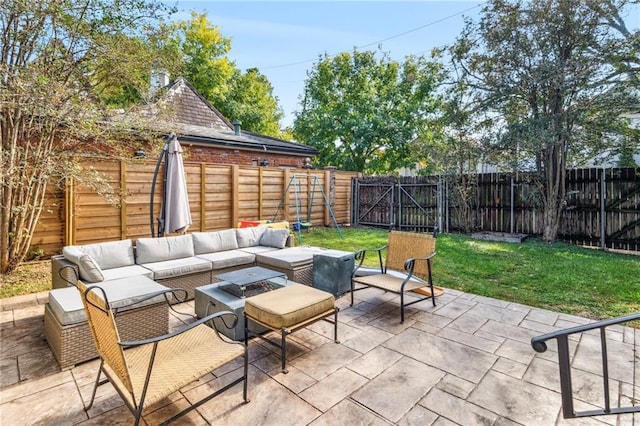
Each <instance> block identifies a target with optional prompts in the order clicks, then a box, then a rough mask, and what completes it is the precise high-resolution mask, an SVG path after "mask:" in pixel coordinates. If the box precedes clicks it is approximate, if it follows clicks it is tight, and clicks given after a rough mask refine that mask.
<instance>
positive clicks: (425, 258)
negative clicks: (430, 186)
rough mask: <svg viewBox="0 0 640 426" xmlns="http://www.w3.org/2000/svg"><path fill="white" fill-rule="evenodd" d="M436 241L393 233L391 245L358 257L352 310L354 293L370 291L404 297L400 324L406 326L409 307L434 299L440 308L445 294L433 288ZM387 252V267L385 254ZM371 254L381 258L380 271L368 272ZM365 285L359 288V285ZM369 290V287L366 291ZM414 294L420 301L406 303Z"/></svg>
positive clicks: (432, 237) (421, 235) (427, 235)
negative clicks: (409, 294)
mask: <svg viewBox="0 0 640 426" xmlns="http://www.w3.org/2000/svg"><path fill="white" fill-rule="evenodd" d="M435 249H436V238H435V237H434V236H432V235H429V234H417V233H413V232H401V231H391V232H390V233H389V241H388V244H387V245H385V246H382V247H380V248H377V249H368V250H367V249H365V250H359V251H357V252H356V254H355V259H356V265H357V266H356V268H355V269H354V271H353V274H352V277H351V306H353V292H354V291H356V290H361V289H363V288H366V287H376V288H380V289H382V290H385V291H390V292H393V293H397V294H399V295H400V323H403V322H404V308H405V306H409V305H413V304H414V303H419V302H422V301H423V300H427V299H431V301H432V303H433V306H436V296H440V295H441V294H442V293H443V289H442V288H441V287H437V286H434V285H433V279H432V276H431V267H432V262H433V258H434V257H435V255H436V251H435ZM384 251H386V256H385V260H384V263H383V260H382V257H383V256H382V254H383V252H384ZM367 253H369V254H371V253H375V254H377V257H378V261H379V263H380V269H379V270H375V271H371V270H369V271H367V272H364V271H366V268H363V267H362V264H363V262H364V260H365V257H366V256H367ZM356 284H359V285H361V287H360V288H356V287H355V285H356ZM362 286H365V287H362ZM408 291H411V292H414V293H415V294H417V295H420V296H418V299H417V300H414V301H411V302H409V303H405V293H406V292H408Z"/></svg>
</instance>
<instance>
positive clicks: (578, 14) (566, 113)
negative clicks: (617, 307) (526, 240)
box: [450, 0, 631, 241]
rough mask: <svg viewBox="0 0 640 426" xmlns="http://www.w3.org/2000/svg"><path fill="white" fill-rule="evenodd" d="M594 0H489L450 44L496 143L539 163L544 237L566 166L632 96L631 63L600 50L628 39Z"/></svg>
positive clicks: (562, 196)
mask: <svg viewBox="0 0 640 426" xmlns="http://www.w3.org/2000/svg"><path fill="white" fill-rule="evenodd" d="M594 1H595V0H594ZM618 3H621V2H618ZM594 4H595V3H594ZM592 6H593V4H592V2H591V1H589V2H584V1H573V0H542V1H532V2H528V3H527V2H523V1H518V0H513V1H511V0H491V1H490V2H489V3H488V4H487V5H486V6H485V7H484V9H483V16H482V18H481V19H480V21H479V23H477V24H475V23H473V22H468V24H467V26H466V28H465V31H464V32H463V34H462V35H461V36H460V38H459V39H458V41H457V42H456V44H454V45H453V46H452V47H451V49H450V52H451V54H452V58H453V64H454V67H455V69H456V71H458V72H459V73H460V75H461V79H462V80H463V81H464V84H466V85H467V86H468V87H469V88H471V89H472V90H473V92H474V97H475V99H474V100H473V111H474V113H481V114H484V115H486V116H488V117H490V118H491V119H490V122H491V124H492V126H493V129H494V133H495V135H496V137H495V138H494V147H493V148H495V149H498V150H502V151H503V152H504V153H505V157H506V158H509V160H510V162H511V164H514V163H516V164H517V168H518V169H519V170H524V169H532V170H534V171H535V172H537V176H538V179H537V185H538V189H539V192H540V200H541V203H542V206H541V207H542V212H543V238H544V239H545V240H546V241H554V240H555V239H556V236H557V232H558V227H559V224H560V217H561V211H562V209H563V207H564V205H565V202H566V188H565V175H566V168H567V166H568V165H569V164H571V163H572V162H573V161H574V160H576V159H579V158H580V157H581V156H584V155H585V154H587V153H590V152H592V151H593V148H595V147H598V146H599V144H600V143H601V141H602V138H601V135H603V134H604V133H606V132H615V131H617V130H619V127H616V126H614V125H612V123H616V122H618V121H617V118H618V117H619V116H620V114H621V113H622V112H625V109H626V108H628V106H629V105H630V104H631V103H630V101H629V99H628V95H629V93H628V91H624V90H622V89H621V87H622V86H623V85H624V79H623V77H624V74H625V73H626V72H627V71H628V69H627V68H625V69H624V70H619V69H616V67H615V66H614V65H613V61H612V55H614V53H613V52H608V53H607V54H605V52H604V51H603V48H604V47H605V46H610V45H611V43H613V42H614V41H615V43H621V42H622V41H621V40H620V39H615V40H614V38H613V36H612V34H611V31H609V30H610V27H609V28H607V27H606V26H605V25H603V23H606V19H607V17H606V16H604V15H603V14H602V12H601V11H600V10H598V9H597V8H595V7H592ZM619 51H620V50H619Z"/></svg>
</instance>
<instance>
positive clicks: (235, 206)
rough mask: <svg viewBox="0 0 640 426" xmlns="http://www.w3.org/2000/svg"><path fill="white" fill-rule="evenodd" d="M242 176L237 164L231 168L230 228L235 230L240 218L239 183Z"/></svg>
mask: <svg viewBox="0 0 640 426" xmlns="http://www.w3.org/2000/svg"><path fill="white" fill-rule="evenodd" d="M239 175H240V167H239V166H238V165H237V164H234V165H232V166H231V223H230V224H229V228H235V227H236V225H237V223H238V221H239V218H238V212H239V211H240V197H239V196H238V192H239V184H238V181H239V180H240V179H239Z"/></svg>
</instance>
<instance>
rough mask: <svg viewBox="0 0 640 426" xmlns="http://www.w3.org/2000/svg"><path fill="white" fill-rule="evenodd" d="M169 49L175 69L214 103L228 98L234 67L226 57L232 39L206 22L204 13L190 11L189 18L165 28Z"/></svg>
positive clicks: (215, 104)
mask: <svg viewBox="0 0 640 426" xmlns="http://www.w3.org/2000/svg"><path fill="white" fill-rule="evenodd" d="M168 34H169V40H168V46H169V49H168V50H170V49H173V50H174V51H175V55H176V57H178V58H179V61H177V64H176V65H177V66H178V70H177V72H178V73H179V74H180V75H182V76H183V77H185V78H186V79H187V80H189V82H190V83H191V84H192V85H193V87H195V88H196V90H198V92H199V93H200V94H201V95H202V96H204V97H205V98H206V99H207V100H209V101H210V102H212V103H213V104H214V106H216V107H217V106H218V105H217V104H218V103H219V102H220V101H221V100H223V99H225V98H226V97H227V94H228V93H229V81H230V79H231V77H232V76H233V74H234V70H235V67H234V65H233V63H232V62H230V61H229V59H228V58H227V54H228V53H229V50H230V49H231V38H229V37H223V36H222V34H221V33H220V29H219V28H218V27H216V26H215V25H212V24H211V23H210V22H209V19H208V18H207V15H206V14H198V13H196V12H191V20H190V21H180V22H177V23H175V24H173V25H171V26H170V27H169V28H168Z"/></svg>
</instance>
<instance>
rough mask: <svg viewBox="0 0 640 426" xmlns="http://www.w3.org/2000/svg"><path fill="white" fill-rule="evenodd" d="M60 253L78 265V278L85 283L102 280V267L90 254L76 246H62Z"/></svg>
mask: <svg viewBox="0 0 640 426" xmlns="http://www.w3.org/2000/svg"><path fill="white" fill-rule="evenodd" d="M62 255H63V256H64V258H65V259H67V260H68V261H69V262H72V263H74V264H76V265H78V270H79V272H80V279H81V280H82V281H85V282H87V283H98V282H101V281H104V275H102V269H100V266H98V264H97V263H96V262H95V261H94V260H93V258H92V257H91V256H89V255H88V254H85V253H84V252H83V251H82V250H80V249H79V248H78V247H74V246H66V247H63V249H62Z"/></svg>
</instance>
